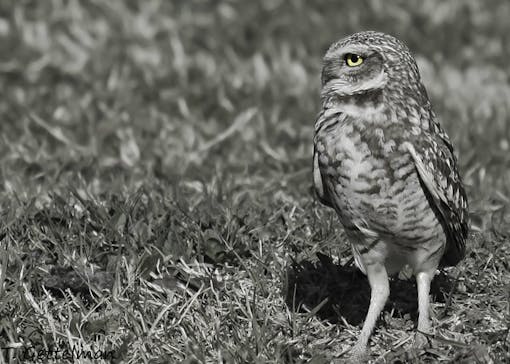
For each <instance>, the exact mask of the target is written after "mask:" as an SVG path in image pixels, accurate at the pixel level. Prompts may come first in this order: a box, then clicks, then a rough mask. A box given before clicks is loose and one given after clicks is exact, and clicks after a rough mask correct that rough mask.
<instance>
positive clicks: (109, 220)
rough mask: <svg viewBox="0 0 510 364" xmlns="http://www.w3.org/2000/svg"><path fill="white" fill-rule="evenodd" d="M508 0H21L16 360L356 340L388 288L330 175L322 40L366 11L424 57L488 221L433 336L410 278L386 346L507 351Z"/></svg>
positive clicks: (475, 222)
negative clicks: (326, 170)
mask: <svg viewBox="0 0 510 364" xmlns="http://www.w3.org/2000/svg"><path fill="white" fill-rule="evenodd" d="M509 16H510V4H509V3H508V2H507V1H505V0H499V1H496V0H494V1H492V2H490V3H482V2H481V1H475V0H473V1H463V2H461V1H459V2H442V1H436V0H434V1H427V2H420V1H418V0H413V1H408V2H401V1H391V2H384V3H383V2H382V1H377V0H372V1H368V0H365V1H360V2H357V3H356V4H354V3H347V2H346V3H340V2H338V3H337V2H332V1H318V2H314V4H313V5H312V4H310V3H305V2H304V1H290V0H287V1H286V0H281V1H275V2H270V1H262V2H250V3H248V2H241V1H236V0H231V1H223V2H221V1H214V2H213V1H210V2H204V1H199V0H190V1H187V2H177V1H174V2H164V1H158V0H148V1H144V2H143V3H142V2H135V1H120V0H111V1H106V0H104V1H103V0H87V1H81V2H79V1H74V0H70V1H64V0H51V1H45V2H36V1H20V2H2V3H1V4H0V84H1V85H2V90H3V91H2V96H1V97H0V117H1V120H0V241H1V245H0V347H2V348H4V349H2V351H1V355H0V363H10V362H13V363H15V362H23V361H27V360H29V359H30V360H32V361H36V360H37V358H36V357H35V355H36V354H38V355H39V357H38V358H39V360H42V361H46V359H47V360H53V361H55V362H62V361H67V362H75V361H77V357H78V356H80V357H81V358H80V360H79V361H81V362H90V361H92V360H94V359H93V357H92V355H97V358H100V357H102V358H103V359H102V360H103V361H108V362H112V363H120V362H129V363H138V362H150V363H166V362H187V363H200V362H204V363H205V362H225V363H245V362H246V363H282V362H286V363H305V362H307V363H316V364H317V363H328V362H330V361H331V360H332V359H334V358H338V357H340V356H341V354H342V353H344V352H346V351H347V350H348V348H349V347H350V346H351V345H352V343H353V342H354V341H355V339H356V335H357V334H358V333H359V328H360V322H361V320H362V317H363V314H364V312H365V311H366V309H367V304H368V294H369V293H368V292H369V291H368V288H367V283H366V279H365V278H364V277H363V276H362V275H361V274H360V273H359V272H357V271H356V270H354V269H353V267H352V264H351V262H350V260H349V258H350V251H349V248H348V245H347V244H346V239H345V236H344V235H343V232H342V229H341V227H340V226H339V223H338V221H337V219H336V217H335V216H334V214H333V213H332V212H331V211H329V210H328V209H326V208H325V207H323V206H321V205H320V204H319V203H318V202H316V201H315V200H314V198H313V196H312V194H311V189H310V188H311V148H312V143H311V142H312V141H311V139H312V134H313V123H314V119H315V114H316V112H317V111H318V107H319V105H318V101H319V100H318V93H319V72H320V60H321V57H322V55H323V53H324V51H325V49H326V48H327V46H328V45H329V43H331V42H332V41H334V40H336V39H338V38H340V37H341V36H344V35H346V34H349V33H352V32H355V31H359V30H363V29H378V30H382V31H385V32H389V33H391V34H394V35H396V36H398V37H399V38H401V39H403V40H404V41H406V42H407V43H408V45H409V46H410V48H411V49H412V51H413V53H414V54H415V55H416V58H417V60H418V63H419V66H420V69H421V72H422V76H423V79H424V82H425V84H426V86H427V88H428V91H429V94H430V97H431V99H432V102H433V104H434V106H435V109H436V112H437V114H438V115H440V117H441V119H442V123H443V125H444V127H445V128H446V129H447V130H448V132H449V134H450V135H451V137H452V139H453V141H454V144H455V146H456V149H457V152H458V154H459V157H460V167H461V172H462V175H463V176H464V181H465V184H466V188H467V191H468V196H469V200H470V210H471V220H472V231H473V234H472V237H471V239H470V243H469V252H468V254H467V257H466V259H465V260H464V261H463V262H462V263H461V264H460V265H459V266H458V267H455V268H452V269H450V270H448V271H447V272H446V273H442V274H441V275H440V276H438V277H437V278H436V279H435V281H434V289H433V297H434V301H433V311H434V320H433V325H434V327H435V328H436V332H435V335H434V338H432V339H431V345H430V346H429V347H427V348H426V349H424V350H421V351H414V352H413V351H410V350H409V347H410V345H411V342H410V340H409V339H410V338H411V336H412V333H413V332H414V327H415V324H416V317H415V316H416V300H415V295H416V288H415V286H414V283H413V282H412V280H409V279H405V277H401V278H402V279H395V280H394V281H393V282H392V296H391V299H390V302H389V303H388V305H387V307H386V309H385V312H384V314H383V317H382V320H381V321H380V322H379V324H378V326H377V330H376V332H375V334H374V335H373V337H372V339H371V350H372V353H371V359H372V360H374V361H375V360H377V361H378V362H385V361H386V362H392V361H396V360H400V361H412V362H452V361H453V362H463V363H468V362H476V361H477V360H478V361H479V362H491V361H494V362H510V354H509V351H510V336H509V328H510V307H509V300H510V294H509V292H510V267H509V265H508V256H510V243H509V239H510V210H509V207H510V187H509V186H510V157H509V148H510V144H509V143H510V116H509V115H510V101H509V100H510V86H509V81H510V79H509V77H508V74H509V71H510V69H509V66H508V59H509V57H510V38H508V37H507V36H505V34H507V33H508V32H509V30H510V25H509V23H508V20H507V19H508V17H509ZM40 350H45V351H46V352H41V351H40ZM55 350H61V351H60V352H59V353H55ZM66 350H67V351H68V352H66ZM71 350H74V351H73V352H71ZM110 354H111V355H110ZM66 355H67V356H66ZM87 355H88V356H89V357H87ZM109 355H110V356H109ZM43 359H44V360H43Z"/></svg>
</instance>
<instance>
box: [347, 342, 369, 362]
mask: <svg viewBox="0 0 510 364" xmlns="http://www.w3.org/2000/svg"><path fill="white" fill-rule="evenodd" d="M367 361H368V350H367V347H366V346H360V345H355V346H353V348H352V349H351V351H350V353H349V359H348V362H349V363H355V364H362V363H366V362H367Z"/></svg>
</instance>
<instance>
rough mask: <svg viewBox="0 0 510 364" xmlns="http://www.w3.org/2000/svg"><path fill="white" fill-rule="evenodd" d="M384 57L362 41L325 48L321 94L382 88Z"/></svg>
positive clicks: (359, 92)
mask: <svg viewBox="0 0 510 364" xmlns="http://www.w3.org/2000/svg"><path fill="white" fill-rule="evenodd" d="M383 61H384V60H383V58H382V56H381V55H380V54H379V53H377V52H375V51H374V50H371V49H369V48H368V47H366V46H364V45H348V46H345V47H342V48H338V49H333V50H330V51H328V53H326V56H325V57H324V67H323V69H322V94H323V96H337V97H339V98H342V97H349V96H354V95H361V94H366V93H370V92H374V91H379V90H381V89H382V88H384V86H385V85H386V82H387V80H388V77H387V75H386V72H385V70H384V66H383Z"/></svg>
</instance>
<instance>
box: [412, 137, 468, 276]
mask: <svg viewBox="0 0 510 364" xmlns="http://www.w3.org/2000/svg"><path fill="white" fill-rule="evenodd" d="M446 138H447V137H446ZM403 145H404V147H405V148H407V150H408V151H409V153H410V154H411V156H412V158H413V160H414V163H415V165H416V169H417V171H418V175H419V178H420V182H421V184H422V187H423V190H424V191H425V195H426V196H427V199H428V200H429V203H430V205H431V207H432V208H433V209H434V211H435V212H436V215H437V217H438V219H439V221H440V223H441V225H442V226H443V229H444V231H445V234H446V244H447V245H446V248H445V251H444V253H443V257H442V258H441V262H440V265H442V266H453V265H456V264H457V263H458V262H459V261H460V260H461V259H462V258H464V255H465V253H466V239H467V235H468V203H467V198H466V192H465V191H464V187H463V185H462V181H461V179H460V175H459V173H458V171H457V161H456V159H455V156H454V154H453V152H452V150H453V149H452V147H451V144H450V142H449V140H447V139H445V138H443V137H441V136H440V137H439V139H437V140H428V143H423V144H418V145H416V148H419V150H418V151H417V150H416V149H415V146H413V145H412V144H411V143H409V142H406V143H404V144H403Z"/></svg>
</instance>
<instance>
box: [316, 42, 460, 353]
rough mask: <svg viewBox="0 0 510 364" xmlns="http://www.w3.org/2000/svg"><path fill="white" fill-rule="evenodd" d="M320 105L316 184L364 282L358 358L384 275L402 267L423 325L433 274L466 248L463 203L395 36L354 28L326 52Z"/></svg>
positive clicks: (382, 293)
mask: <svg viewBox="0 0 510 364" xmlns="http://www.w3.org/2000/svg"><path fill="white" fill-rule="evenodd" d="M321 102H322V110H321V112H320V114H319V116H318V119H317V122H316V123H315V137H314V159H313V177H314V187H315V189H316V191H317V195H318V197H319V199H320V201H321V202H322V203H323V204H325V205H327V206H330V207H332V208H334V209H335V210H336V212H337V213H338V216H339V218H340V222H341V223H342V225H343V227H344V229H345V231H346V234H347V236H348V238H349V241H350V243H351V246H352V251H353V254H354V258H355V262H356V265H357V266H358V267H359V268H360V269H361V270H362V271H363V272H364V273H365V274H366V275H367V277H368V281H369V283H370V287H371V298H370V306H369V310H368V313H367V316H366V319H365V323H364V324H363V328H362V331H361V334H360V336H359V339H358V341H357V343H356V345H355V346H354V348H353V349H352V355H353V357H354V358H360V357H361V356H363V355H364V353H365V351H366V347H367V343H368V339H369V337H370V335H371V332H372V330H373V328H374V326H375V323H376V320H377V318H378V316H379V314H380V313H381V310H382V309H383V307H384V305H385V302H386V300H387V298H388V295H389V282H388V275H391V274H394V273H397V272H398V271H400V270H401V269H402V268H403V267H404V266H405V265H409V266H410V267H411V268H412V269H413V271H414V274H415V276H416V281H417V285H418V307H419V318H418V331H421V332H427V331H429V329H430V320H429V313H428V311H429V297H428V296H429V291H430V282H431V280H432V278H433V276H434V273H435V271H436V269H437V267H438V266H440V265H441V266H451V265H455V264H457V263H458V262H459V261H460V260H461V259H462V258H463V257H464V254H465V241H466V237H467V232H468V222H467V219H468V210H467V209H468V207H467V200H466V194H465V192H464V188H463V186H462V181H461V179H460V176H459V173H458V171H457V161H456V158H455V156H454V153H453V148H452V145H451V143H450V140H449V138H448V136H447V135H446V133H445V132H444V131H443V129H442V128H441V126H440V125H439V124H438V122H437V120H436V117H435V115H434V112H433V111H432V107H431V105H430V102H429V98H428V96H427V92H426V91H425V88H424V86H423V84H422V82H421V80H420V74H419V72H418V67H417V65H416V62H415V60H414V59H413V57H412V55H411V53H410V52H409V49H408V48H407V47H406V46H405V45H404V44H403V43H402V42H400V41H399V40H397V39H395V38H394V37H392V36H389V35H386V34H383V33H378V32H361V33H357V34H353V35H351V36H349V37H347V38H344V39H342V40H340V41H339V42H337V43H334V44H333V45H332V46H331V47H330V48H329V50H328V51H327V53H326V55H325V57H324V65H323V69H322V92H321ZM418 339H420V337H418ZM418 341H420V340H418Z"/></svg>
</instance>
